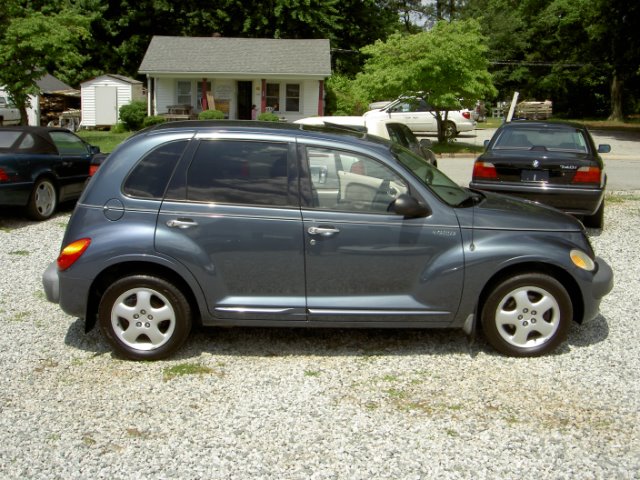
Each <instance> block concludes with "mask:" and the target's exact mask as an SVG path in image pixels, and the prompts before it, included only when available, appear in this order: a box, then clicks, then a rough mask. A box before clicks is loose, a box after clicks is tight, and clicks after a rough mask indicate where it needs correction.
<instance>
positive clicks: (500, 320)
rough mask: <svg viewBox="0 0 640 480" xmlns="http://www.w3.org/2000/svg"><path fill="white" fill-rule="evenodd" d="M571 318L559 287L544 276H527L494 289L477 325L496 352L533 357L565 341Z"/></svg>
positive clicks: (565, 295) (570, 310) (563, 291)
mask: <svg viewBox="0 0 640 480" xmlns="http://www.w3.org/2000/svg"><path fill="white" fill-rule="evenodd" d="M572 316H573V306H572V304H571V299H570V298H569V294H568V293H567V291H566V290H565V288H564V287H563V286H562V284H560V282H558V281H557V280H556V279H554V278H552V277H550V276H548V275H544V274H540V273H529V274H523V275H517V276H515V277H511V278H508V279H506V280H504V281H503V282H502V283H500V284H499V285H498V286H496V287H495V288H494V289H493V291H492V292H491V293H490V294H489V297H488V299H487V301H486V302H485V304H484V307H483V309H482V317H481V321H482V327H483V330H484V333H485V335H486V337H487V340H488V341H489V343H490V344H491V345H492V346H493V347H494V348H495V349H496V350H498V351H499V352H502V353H504V354H507V355H511V356H515V357H535V356H539V355H543V354H545V353H548V352H550V351H552V350H554V349H555V348H556V347H557V346H558V345H560V344H561V343H562V342H563V341H564V340H565V339H566V337H567V333H568V331H569V326H570V321H571V318H572Z"/></svg>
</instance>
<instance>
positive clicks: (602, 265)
mask: <svg viewBox="0 0 640 480" xmlns="http://www.w3.org/2000/svg"><path fill="white" fill-rule="evenodd" d="M596 265H597V270H596V274H595V275H594V276H593V281H592V282H591V294H590V295H586V296H585V299H584V316H583V321H588V320H591V319H593V318H595V317H596V316H597V315H598V313H599V312H600V301H601V300H602V298H604V296H605V295H607V294H608V293H609V292H610V291H611V290H612V289H613V270H612V269H611V267H610V266H609V264H608V263H607V262H605V261H604V260H603V259H602V258H600V257H596Z"/></svg>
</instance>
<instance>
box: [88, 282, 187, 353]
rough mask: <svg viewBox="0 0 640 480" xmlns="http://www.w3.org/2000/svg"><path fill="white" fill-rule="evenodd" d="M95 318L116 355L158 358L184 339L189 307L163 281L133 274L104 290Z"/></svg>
mask: <svg viewBox="0 0 640 480" xmlns="http://www.w3.org/2000/svg"><path fill="white" fill-rule="evenodd" d="M98 321H99V323H100V329H101V330H102V332H103V334H104V335H105V337H106V338H107V340H108V341H109V343H110V344H111V345H112V347H113V349H114V351H115V352H116V353H117V354H119V355H122V356H123V357H126V358H129V359H132V360H159V359H162V358H166V357H168V356H169V355H171V354H172V353H173V352H175V351H176V350H177V349H178V348H179V347H180V346H181V345H182V344H183V343H184V341H185V340H186V339H187V336H188V335H189V332H190V330H191V308H190V306H189V303H188V301H187V299H186V298H185V296H184V295H183V293H182V292H181V291H180V290H179V289H178V288H176V287H175V286H173V285H172V284H171V283H169V282H167V281H166V280H164V279H161V278H157V277H153V276H147V275H133V276H130V277H124V278H121V279H120V280H118V281H116V282H115V283H113V284H112V285H111V286H110V287H109V288H108V289H107V290H106V291H105V293H104V295H103V296H102V299H101V300H100V306H99V309H98Z"/></svg>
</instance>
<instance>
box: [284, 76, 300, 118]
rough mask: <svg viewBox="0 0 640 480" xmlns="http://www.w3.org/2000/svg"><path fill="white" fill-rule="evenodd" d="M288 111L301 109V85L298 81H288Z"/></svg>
mask: <svg viewBox="0 0 640 480" xmlns="http://www.w3.org/2000/svg"><path fill="white" fill-rule="evenodd" d="M286 92H287V104H286V105H287V112H299V111H300V85H299V84H298V83H287V90H286Z"/></svg>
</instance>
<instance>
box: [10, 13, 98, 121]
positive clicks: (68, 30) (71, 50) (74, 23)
mask: <svg viewBox="0 0 640 480" xmlns="http://www.w3.org/2000/svg"><path fill="white" fill-rule="evenodd" d="M9 5H10V7H11V12H12V13H13V14H14V15H17V16H11V17H10V18H9V21H8V23H7V24H6V26H5V27H4V28H3V30H2V32H1V33H2V36H1V37H0V65H2V68H0V85H3V86H4V88H5V90H6V92H7V94H8V96H9V98H11V100H12V101H13V102H14V103H15V104H16V105H17V106H18V107H19V108H20V113H21V116H22V123H23V124H26V122H27V108H28V107H29V95H32V94H36V93H37V92H38V86H37V84H36V81H37V80H39V79H40V78H42V76H43V75H44V74H45V73H47V72H49V73H52V74H53V75H56V76H58V77H59V78H60V79H61V80H63V81H67V80H68V79H69V78H70V77H73V76H74V75H75V74H77V71H78V70H77V69H79V68H81V66H82V64H83V62H84V61H85V60H86V58H85V57H84V56H82V55H81V54H80V53H79V45H80V43H81V42H83V41H84V40H85V39H86V38H87V37H88V36H89V31H88V29H87V27H88V24H89V20H88V19H87V17H85V16H82V15H80V14H78V13H77V12H76V11H74V10H70V9H67V10H61V11H59V12H58V13H48V14H45V13H43V12H40V11H37V12H36V11H32V10H28V9H24V8H20V7H18V6H17V4H16V3H15V2H13V3H10V4H9Z"/></svg>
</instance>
